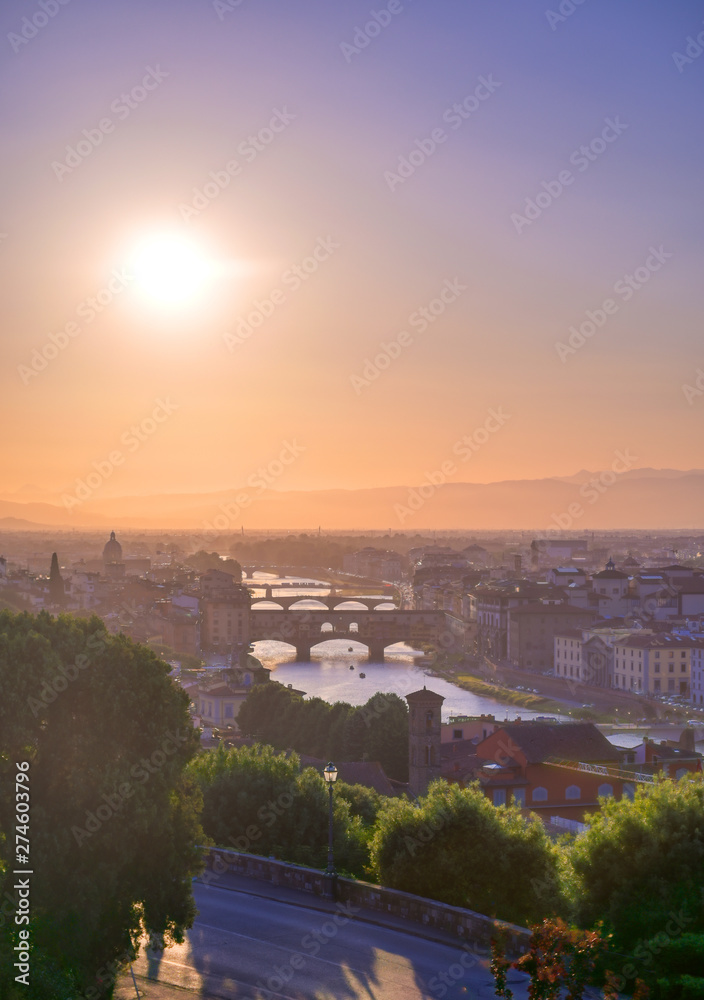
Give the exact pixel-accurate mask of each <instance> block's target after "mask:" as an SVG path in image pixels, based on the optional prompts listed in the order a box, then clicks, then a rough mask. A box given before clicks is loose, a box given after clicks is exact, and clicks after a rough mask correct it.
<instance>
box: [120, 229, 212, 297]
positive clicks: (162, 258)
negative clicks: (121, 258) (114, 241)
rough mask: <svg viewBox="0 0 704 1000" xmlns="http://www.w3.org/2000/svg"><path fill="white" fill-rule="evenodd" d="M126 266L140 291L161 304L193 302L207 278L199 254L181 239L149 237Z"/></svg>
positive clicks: (205, 264) (207, 268) (206, 268)
mask: <svg viewBox="0 0 704 1000" xmlns="http://www.w3.org/2000/svg"><path fill="white" fill-rule="evenodd" d="M129 266H130V268H131V270H132V273H133V275H134V278H135V281H136V282H137V284H138V285H139V286H140V287H141V289H142V290H143V291H144V292H145V293H146V294H147V295H148V296H149V297H150V298H152V299H154V300H155V301H156V302H159V303H162V304H164V305H172V304H174V305H175V304H179V303H184V302H188V301H190V300H192V299H194V298H195V297H196V296H197V295H198V294H199V293H201V292H202V291H203V290H204V287H205V285H206V282H207V281H208V279H209V277H210V276H211V268H210V265H209V263H208V261H207V260H206V258H205V257H204V256H203V254H202V252H201V251H200V250H199V248H198V247H197V246H195V245H194V244H193V243H191V242H190V240H188V239H185V238H184V237H182V236H152V237H148V238H146V239H144V240H142V242H141V243H139V245H138V246H137V248H136V249H135V251H134V253H133V255H132V257H131V258H130V262H129Z"/></svg>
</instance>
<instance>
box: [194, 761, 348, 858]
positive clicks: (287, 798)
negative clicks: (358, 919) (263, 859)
mask: <svg viewBox="0 0 704 1000" xmlns="http://www.w3.org/2000/svg"><path fill="white" fill-rule="evenodd" d="M189 772H190V774H191V775H192V776H193V777H194V778H195V780H196V781H197V783H198V785H199V786H200V788H201V790H202V794H203V826H204V828H205V832H206V835H207V836H208V837H209V838H210V839H211V840H212V841H213V842H214V843H215V844H216V845H218V846H219V847H227V848H231V849H234V850H237V851H243V852H245V853H250V854H262V855H265V856H267V855H271V854H273V855H275V856H276V857H279V858H283V859H284V860H286V861H292V862H294V863H296V864H302V865H309V866H311V867H314V868H323V867H324V866H325V864H326V859H327V845H328V809H329V805H328V793H327V790H326V787H325V782H324V781H323V778H322V775H321V774H319V773H318V772H316V771H315V770H314V769H313V768H306V769H305V770H303V771H301V765H300V760H299V758H298V756H297V754H290V755H289V756H287V755H286V754H284V753H281V754H275V753H274V751H273V750H272V748H271V747H268V746H260V745H255V746H253V747H232V748H231V749H229V750H225V748H224V747H223V746H222V745H221V746H220V747H218V748H217V750H214V751H204V752H203V753H201V754H200V755H199V756H198V757H197V758H196V759H195V760H193V761H192V762H191V764H190V765H189ZM333 807H334V808H333V844H334V850H335V861H336V865H337V867H338V870H345V871H348V872H351V873H353V874H358V875H362V874H364V865H365V863H366V861H367V852H366V847H365V838H364V836H363V835H362V823H361V820H360V819H359V818H358V817H352V816H351V815H350V807H349V805H348V803H347V801H346V800H345V798H344V796H341V795H335V796H334V797H333Z"/></svg>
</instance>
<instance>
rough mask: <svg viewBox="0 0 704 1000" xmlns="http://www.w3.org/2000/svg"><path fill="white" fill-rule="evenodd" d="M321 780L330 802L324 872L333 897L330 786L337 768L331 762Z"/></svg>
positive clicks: (332, 783) (334, 778) (334, 872)
mask: <svg viewBox="0 0 704 1000" xmlns="http://www.w3.org/2000/svg"><path fill="white" fill-rule="evenodd" d="M323 778H324V779H325V784H326V785H327V786H328V795H329V801H330V811H329V815H328V867H327V869H326V870H325V874H326V875H327V876H328V877H329V878H330V880H331V882H330V895H331V896H332V895H333V889H332V887H333V884H334V883H333V882H332V879H334V878H336V877H337V872H336V871H335V865H334V864H333V860H332V786H333V785H334V784H335V782H336V781H337V768H336V767H335V765H334V764H333V762H332V761H330V763H329V764H328V766H327V767H326V768H323Z"/></svg>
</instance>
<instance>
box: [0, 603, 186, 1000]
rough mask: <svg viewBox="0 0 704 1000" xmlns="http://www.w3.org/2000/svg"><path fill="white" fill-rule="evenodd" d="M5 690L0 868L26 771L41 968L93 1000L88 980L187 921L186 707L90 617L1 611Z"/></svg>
mask: <svg viewBox="0 0 704 1000" xmlns="http://www.w3.org/2000/svg"><path fill="white" fill-rule="evenodd" d="M0 690H1V691H2V692H3V698H2V699H0V858H1V859H3V860H4V861H5V862H8V861H9V855H10V849H9V841H8V840H7V839H6V836H7V833H8V832H9V830H10V829H11V828H12V827H13V825H14V816H15V810H14V791H15V782H14V777H15V773H16V763H18V762H24V761H27V762H29V765H30V766H29V777H30V795H31V799H30V801H31V814H30V816H31V821H30V831H31V863H32V869H33V871H34V877H33V882H32V911H33V914H34V918H35V923H34V925H33V928H32V930H33V941H34V944H35V946H36V948H37V953H38V954H44V955H45V956H46V961H47V963H48V964H47V969H50V967H51V964H52V962H53V963H54V965H55V966H56V968H57V975H58V974H63V975H68V976H69V977H70V975H74V976H75V978H76V980H77V982H78V985H79V986H80V988H81V989H86V988H87V989H94V990H95V993H94V994H92V995H94V996H98V995H99V992H100V989H99V987H98V986H97V983H96V972H97V971H99V970H100V968H101V967H104V966H105V965H106V963H110V962H116V961H117V962H119V961H123V960H124V959H125V958H128V957H129V956H130V955H132V954H134V951H135V945H136V942H137V941H138V938H139V936H140V934H141V933H142V932H143V931H144V930H147V931H148V932H150V933H155V934H163V935H164V937H165V940H166V941H170V940H174V941H180V940H182V937H183V931H184V929H185V928H187V927H189V926H190V925H191V923H192V921H193V917H194V914H195V910H194V904H193V897H192V892H191V879H192V876H193V874H194V873H195V872H197V871H198V870H199V868H200V866H201V859H200V856H199V853H198V852H197V850H196V847H195V845H196V844H197V842H198V840H199V839H200V836H201V831H200V826H199V822H198V813H199V809H200V804H201V803H200V793H199V790H198V789H197V787H196V786H195V785H194V784H193V783H192V782H191V781H189V780H188V779H187V778H186V777H185V776H184V768H185V765H186V763H187V761H188V760H189V759H190V758H191V757H192V756H193V754H194V753H195V751H196V749H197V742H198V738H197V735H196V733H195V732H194V730H193V726H192V724H191V722H190V718H189V716H188V698H187V696H186V695H185V694H184V693H183V692H182V691H181V690H180V689H179V688H177V687H176V685H175V684H174V683H173V681H172V680H171V679H170V678H169V676H168V667H167V666H166V665H165V664H164V663H162V662H160V661H159V660H158V659H157V658H156V657H155V656H154V654H153V653H152V652H151V651H150V650H148V649H147V648H146V647H144V646H139V645H137V644H135V643H133V642H131V641H130V640H129V639H127V638H125V637H124V636H111V635H108V634H107V633H106V631H105V627H104V625H103V623H102V622H101V621H100V620H99V619H98V618H95V617H94V618H92V619H90V620H83V619H80V620H79V619H76V618H73V617H71V616H68V615H62V616H60V617H59V618H52V617H51V616H50V615H48V614H47V613H46V612H42V613H41V614H39V615H38V616H36V617H34V616H32V615H30V614H26V613H25V614H19V615H13V614H11V613H9V612H7V611H3V612H0ZM3 832H4V833H5V837H3V836H2V833H3ZM11 878H12V876H11V875H6V876H5V878H4V879H0V882H3V884H0V897H1V898H4V896H3V893H4V892H6V891H8V888H9V886H10V885H11V881H10V880H11ZM10 891H11V890H10ZM47 975H49V973H47ZM110 989H111V986H110V983H107V985H106V989H105V990H104V991H103V992H104V993H105V995H108V993H109V991H110ZM47 995H50V994H49V993H47Z"/></svg>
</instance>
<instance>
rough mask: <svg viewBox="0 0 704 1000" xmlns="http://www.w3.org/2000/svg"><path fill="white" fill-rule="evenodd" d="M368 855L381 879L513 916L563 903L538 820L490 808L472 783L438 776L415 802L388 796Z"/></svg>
mask: <svg viewBox="0 0 704 1000" xmlns="http://www.w3.org/2000/svg"><path fill="white" fill-rule="evenodd" d="M371 862H372V869H373V871H374V873H375V874H376V876H377V877H378V880H379V881H380V882H381V884H382V885H386V886H390V887H391V888H394V889H401V890H403V891H405V892H413V893H416V894H417V895H420V896H427V897H430V898H431V899H439V900H441V901H443V902H446V903H450V904H451V905H453V906H462V907H468V908H469V909H472V910H477V911H478V912H480V913H485V914H488V915H489V916H493V917H498V918H500V919H502V920H507V921H511V922H513V923H523V924H525V923H526V922H527V921H530V920H537V919H540V918H541V917H543V916H545V915H546V914H553V913H556V912H558V911H559V910H560V909H561V907H562V899H561V895H560V887H559V879H558V856H557V849H556V848H555V847H554V846H553V845H552V844H551V843H550V841H549V839H548V837H547V835H546V833H545V830H544V827H543V825H542V823H540V822H539V821H537V820H536V821H526V820H525V819H524V818H523V816H522V815H521V813H520V810H518V809H517V808H515V807H512V806H511V807H506V806H501V807H500V808H496V807H495V806H493V805H492V804H491V802H490V801H489V800H488V799H487V798H486V796H485V795H484V794H483V792H482V791H481V789H480V788H479V787H478V786H471V787H469V788H460V786H459V785H454V784H453V785H448V784H447V783H446V782H444V781H440V780H438V781H434V782H432V783H431V785H430V789H429V791H428V794H427V796H426V797H425V798H422V799H420V801H419V803H418V805H415V804H413V803H411V802H409V801H408V800H406V799H391V800H388V801H387V803H386V805H385V807H384V809H383V810H382V811H381V812H380V814H379V817H378V820H377V825H376V830H375V833H374V837H373V839H372V845H371Z"/></svg>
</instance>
